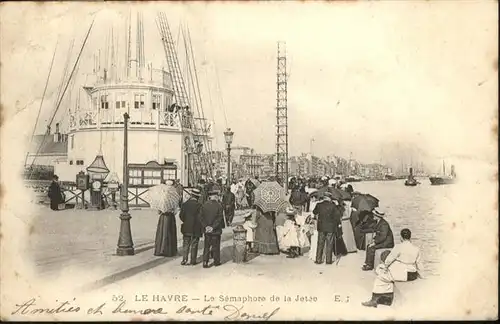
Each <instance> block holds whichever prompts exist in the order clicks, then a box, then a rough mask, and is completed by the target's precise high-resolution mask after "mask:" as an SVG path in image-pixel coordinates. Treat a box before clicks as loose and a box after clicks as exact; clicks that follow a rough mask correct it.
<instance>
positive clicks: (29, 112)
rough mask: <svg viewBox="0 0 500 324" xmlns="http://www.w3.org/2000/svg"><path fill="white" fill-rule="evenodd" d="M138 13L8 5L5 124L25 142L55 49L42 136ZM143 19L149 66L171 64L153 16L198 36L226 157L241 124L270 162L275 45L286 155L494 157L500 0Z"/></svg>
mask: <svg viewBox="0 0 500 324" xmlns="http://www.w3.org/2000/svg"><path fill="white" fill-rule="evenodd" d="M129 9H130V6H129V4H117V3H103V4H82V3H77V4H67V3H65V4H58V3H50V4H49V3H46V4H30V3H23V4H16V5H15V6H14V5H13V4H6V5H5V4H3V5H2V8H1V10H2V22H1V25H0V26H1V29H2V34H3V37H2V39H1V45H2V58H1V59H2V71H1V73H2V74H1V77H2V85H1V89H2V98H1V99H2V105H3V107H4V116H3V117H4V121H5V120H7V121H8V122H20V121H22V123H23V127H22V132H23V133H22V134H23V136H24V138H25V139H26V140H27V141H29V137H30V136H31V132H32V131H33V127H32V126H31V127H29V126H30V125H34V123H35V119H36V115H37V112H38V108H39V106H40V101H41V98H42V94H43V91H44V86H45V80H46V78H47V75H48V71H49V66H50V62H51V59H52V55H53V53H54V49H55V48H56V44H57V51H56V59H55V62H56V63H55V66H54V68H53V70H52V73H51V78H50V82H49V85H48V88H47V95H46V96H45V100H44V101H45V102H44V105H43V106H42V114H41V117H40V121H41V123H40V125H39V127H38V128H37V132H43V130H44V127H45V125H46V120H48V119H49V116H50V115H51V113H52V111H53V109H54V107H55V103H54V102H55V98H56V94H57V91H58V88H59V87H60V84H61V79H62V75H63V70H64V66H65V63H66V60H67V59H68V57H69V62H70V63H69V66H70V68H71V67H72V65H73V64H74V62H75V59H76V56H77V54H78V51H79V48H80V46H81V44H82V42H83V38H84V36H85V34H86V32H87V30H88V27H89V26H90V23H91V21H92V19H93V18H94V17H95V22H94V26H93V29H92V32H91V35H90V37H89V40H88V44H87V45H86V47H85V50H84V52H83V54H82V58H81V62H80V65H79V68H78V76H77V77H76V79H75V80H76V81H75V84H77V83H79V82H80V83H84V81H85V75H83V73H84V72H85V71H87V72H91V70H92V65H93V62H92V53H95V52H96V51H97V49H98V48H102V47H103V46H104V40H105V37H106V33H107V32H108V31H109V26H111V25H113V24H114V26H115V32H119V30H120V26H123V25H120V24H123V18H124V17H125V16H126V14H127V12H128V11H129ZM138 9H140V10H141V11H143V15H144V20H145V49H146V61H148V62H153V63H154V64H156V65H157V66H158V65H161V64H164V60H165V58H164V52H163V47H162V45H161V42H160V39H159V34H158V31H157V29H156V25H155V23H154V19H155V15H156V12H157V11H163V12H165V14H166V15H167V17H168V19H169V23H170V26H171V29H172V32H173V34H174V39H177V35H178V26H179V24H180V23H181V22H183V23H186V24H187V25H188V26H189V29H190V33H191V38H192V46H193V49H194V51H195V61H196V64H197V68H198V77H199V80H200V86H201V93H202V98H203V106H204V111H205V114H206V116H207V117H210V118H211V119H214V120H215V131H216V132H217V134H218V136H217V137H216V139H215V142H214V144H215V145H214V146H215V147H214V148H219V149H222V148H223V145H224V140H223V134H222V133H223V131H224V129H225V128H227V127H231V129H232V130H233V131H234V133H235V135H234V145H241V146H250V147H253V148H254V149H256V151H258V152H263V153H273V152H274V150H275V123H276V111H275V106H276V65H277V62H276V54H277V53H276V52H277V46H276V43H277V41H285V42H286V47H287V65H288V66H287V70H288V73H289V78H288V118H289V125H288V127H289V155H298V154H300V153H301V152H309V151H310V150H311V145H310V143H311V138H314V143H313V146H312V151H313V153H314V154H315V155H319V156H326V155H329V154H336V155H340V156H343V157H346V158H347V157H349V156H350V155H351V154H352V157H353V158H355V159H357V160H360V161H362V162H365V163H371V162H385V163H387V162H389V161H390V162H391V163H396V164H397V163H399V162H397V161H399V159H404V160H405V161H407V162H406V163H408V162H409V161H408V160H412V161H413V162H416V161H422V162H424V163H428V164H430V165H433V168H434V166H440V165H441V160H442V159H446V160H453V159H457V158H462V159H464V158H465V159H480V160H482V161H483V162H484V161H491V160H492V159H495V158H496V156H497V153H496V139H495V138H494V137H493V136H496V133H495V132H494V131H492V129H493V128H494V127H495V126H494V125H496V119H497V115H496V109H497V92H496V89H497V86H498V80H497V76H496V75H497V73H498V72H497V71H498V52H497V48H498V43H497V42H498V41H497V35H498V29H497V22H498V14H497V5H496V3H495V2H489V1H461V2H458V1H445V2H428V1H422V2H419V1H402V2H393V1H382V2H338V3H325V2H316V3H301V2H297V3H291V2H287V3H251V4H243V3H233V4H229V3H214V4H208V3H203V2H196V3H191V4H189V5H186V4H175V3H171V2H168V3H155V4H152V3H150V4H146V5H141V6H140V8H139V6H135V7H134V10H138ZM120 19H121V22H120ZM27 21H29V22H30V23H29V24H27V23H25V22H27ZM5 31H8V32H7V33H6V32H5ZM73 39H74V47H73V50H72V51H69V48H70V44H71V41H72V40H73ZM10 80H15V82H11V81H10ZM218 84H220V88H219V86H218ZM74 93H76V92H73V93H72V94H71V95H72V96H74V95H75V94H74ZM68 95H69V94H68ZM61 111H62V112H60V113H59V114H58V116H57V118H56V120H57V119H60V118H61V117H62V115H63V112H64V109H63V108H61ZM226 119H227V121H226Z"/></svg>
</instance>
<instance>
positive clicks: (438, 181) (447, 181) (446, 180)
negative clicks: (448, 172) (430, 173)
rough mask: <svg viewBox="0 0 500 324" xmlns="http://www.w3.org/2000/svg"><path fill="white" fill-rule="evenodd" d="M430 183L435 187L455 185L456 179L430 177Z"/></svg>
mask: <svg viewBox="0 0 500 324" xmlns="http://www.w3.org/2000/svg"><path fill="white" fill-rule="evenodd" d="M429 181H430V182H431V185H433V186H439V185H447V184H453V183H455V179H450V178H442V177H430V178H429Z"/></svg>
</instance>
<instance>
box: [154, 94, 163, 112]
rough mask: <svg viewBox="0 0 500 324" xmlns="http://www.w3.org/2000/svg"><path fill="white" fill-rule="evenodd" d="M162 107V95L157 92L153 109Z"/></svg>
mask: <svg viewBox="0 0 500 324" xmlns="http://www.w3.org/2000/svg"><path fill="white" fill-rule="evenodd" d="M156 109H158V110H160V109H161V95H160V94H155V95H153V110H156Z"/></svg>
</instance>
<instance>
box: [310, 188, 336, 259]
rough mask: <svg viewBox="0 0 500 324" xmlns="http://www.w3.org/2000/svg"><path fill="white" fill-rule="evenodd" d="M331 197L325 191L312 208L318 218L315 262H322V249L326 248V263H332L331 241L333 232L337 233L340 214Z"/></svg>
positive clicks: (332, 240)
mask: <svg viewBox="0 0 500 324" xmlns="http://www.w3.org/2000/svg"><path fill="white" fill-rule="evenodd" d="M331 198H332V194H331V193H329V192H325V193H324V195H323V199H322V201H321V202H320V203H318V204H317V205H316V207H314V210H313V214H314V215H315V216H316V217H317V218H318V223H317V229H318V247H317V249H316V261H315V262H314V263H316V264H321V263H323V251H324V250H326V251H325V253H326V264H332V263H333V260H332V257H333V243H334V239H335V233H337V231H338V228H339V226H340V225H341V218H342V214H341V213H340V211H339V209H338V208H337V207H336V206H335V204H334V203H333V202H332V199H331ZM325 245H326V249H325Z"/></svg>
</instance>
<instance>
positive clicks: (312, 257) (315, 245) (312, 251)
mask: <svg viewBox="0 0 500 324" xmlns="http://www.w3.org/2000/svg"><path fill="white" fill-rule="evenodd" d="M309 226H310V230H311V232H312V236H311V247H310V248H309V254H308V258H309V259H310V260H312V261H316V250H317V248H318V229H317V219H316V217H313V218H312V219H311V221H310V223H309Z"/></svg>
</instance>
